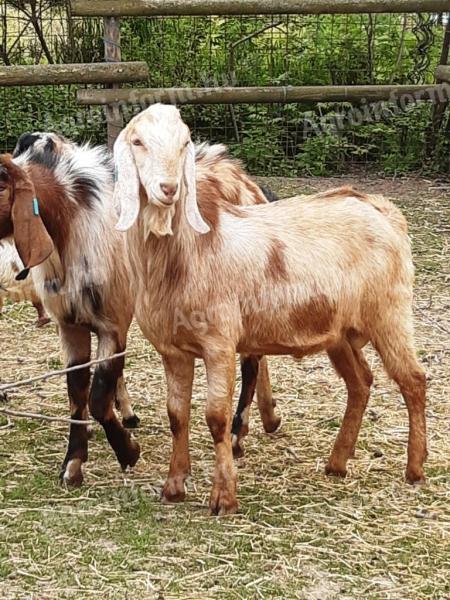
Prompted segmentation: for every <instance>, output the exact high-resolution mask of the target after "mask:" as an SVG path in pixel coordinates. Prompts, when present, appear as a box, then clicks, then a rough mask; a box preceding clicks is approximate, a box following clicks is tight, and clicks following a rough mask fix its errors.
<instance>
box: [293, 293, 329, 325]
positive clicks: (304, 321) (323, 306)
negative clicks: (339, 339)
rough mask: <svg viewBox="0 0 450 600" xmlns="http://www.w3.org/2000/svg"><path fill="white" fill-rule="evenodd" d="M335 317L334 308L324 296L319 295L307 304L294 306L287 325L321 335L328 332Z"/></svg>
mask: <svg viewBox="0 0 450 600" xmlns="http://www.w3.org/2000/svg"><path fill="white" fill-rule="evenodd" d="M335 315H336V308H335V307H334V306H333V305H332V303H331V302H330V301H329V300H328V298H327V297H326V296H325V295H323V294H319V295H318V296H316V297H315V298H313V299H311V300H310V301H309V302H308V303H307V304H303V305H300V306H298V305H297V306H294V307H293V309H292V311H291V314H290V319H289V324H290V326H291V327H292V328H293V329H297V330H300V331H308V332H311V333H313V334H316V335H323V334H326V333H328V332H329V331H330V329H331V327H332V325H333V322H334V317H335Z"/></svg>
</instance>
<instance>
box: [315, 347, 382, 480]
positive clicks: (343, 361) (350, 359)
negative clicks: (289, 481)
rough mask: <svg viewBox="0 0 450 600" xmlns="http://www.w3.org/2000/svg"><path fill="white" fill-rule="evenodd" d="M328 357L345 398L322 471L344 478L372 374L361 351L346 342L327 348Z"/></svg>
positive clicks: (356, 437)
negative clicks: (339, 420)
mask: <svg viewBox="0 0 450 600" xmlns="http://www.w3.org/2000/svg"><path fill="white" fill-rule="evenodd" d="M328 356H329V357H330V360H331V362H332V363H333V366H334V368H335V369H336V371H337V373H338V374H339V375H340V376H341V377H342V378H343V379H344V381H345V385H346V386H347V393H348V399H347V408H346V411H345V415H344V419H343V421H342V425H341V429H340V431H339V434H338V436H337V438H336V442H335V444H334V448H333V451H332V453H331V456H330V458H329V460H328V463H327V466H326V468H325V471H326V473H327V474H328V475H337V476H340V477H345V475H346V474H347V461H348V459H349V458H351V457H352V456H353V455H354V453H355V446H356V441H357V439H358V434H359V430H360V429H361V423H362V419H363V416H364V412H365V410H366V406H367V402H368V400H369V395H370V386H371V385H372V382H373V377H372V373H371V371H370V368H369V365H368V364H367V362H366V360H365V358H364V355H363V353H362V351H361V350H358V349H354V348H352V346H351V345H350V343H349V342H347V341H344V342H343V343H342V344H341V345H340V346H338V347H335V348H332V349H330V350H329V351H328Z"/></svg>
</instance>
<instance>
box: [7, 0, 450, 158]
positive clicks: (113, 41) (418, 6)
mask: <svg viewBox="0 0 450 600" xmlns="http://www.w3.org/2000/svg"><path fill="white" fill-rule="evenodd" d="M71 8H72V11H71V12H72V15H73V16H81V17H94V16H96V17H99V16H100V17H104V27H105V64H91V65H86V64H80V65H38V66H31V67H29V66H23V67H1V68H0V85H4V86H6V85H26V86H29V85H49V84H63V83H64V84H66V83H67V84H74V83H76V84H106V85H107V87H108V88H109V89H104V90H96V89H86V90H79V91H78V102H79V103H80V104H83V105H86V104H89V105H105V106H106V115H107V123H108V144H109V146H112V144H113V143H114V141H115V139H116V137H117V135H118V133H119V131H120V130H121V128H122V127H123V119H122V116H121V113H120V110H119V106H120V104H121V103H135V104H149V103H152V102H157V101H158V102H174V103H175V102H176V103H179V104H234V103H277V102H278V103H287V102H298V103H308V102H342V101H345V102H349V101H350V102H362V101H368V102H374V101H382V100H391V101H392V100H393V101H395V100H396V99H400V98H401V97H402V96H403V97H405V96H411V95H412V96H413V98H414V100H416V101H417V100H425V101H426V100H433V101H434V102H435V103H437V104H438V106H439V111H440V113H442V109H443V107H446V106H447V104H448V101H449V97H450V67H447V66H445V65H446V63H447V61H448V53H449V48H448V45H449V44H448V43H447V44H446V45H445V44H444V50H443V53H442V56H441V63H442V65H441V66H440V67H439V69H438V72H437V74H436V76H437V81H438V82H439V85H435V86H417V85H416V86H401V85H397V86H392V85H389V86H382V85H381V86H307V87H305V86H303V87H302V86H296V87H294V86H280V87H248V88H232V87H218V88H166V89H132V88H130V89H119V84H120V83H133V82H137V81H145V80H148V75H149V72H148V67H147V65H146V64H145V63H139V62H135V63H122V62H121V49H120V17H124V16H160V17H163V16H185V15H190V16H200V15H203V16H205V15H263V14H351V13H354V14H356V13H414V12H422V13H423V12H436V13H442V12H450V0H420V1H419V0H182V1H180V0H120V1H119V0H72V2H71ZM447 42H449V40H448V39H447Z"/></svg>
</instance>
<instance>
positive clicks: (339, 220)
mask: <svg viewBox="0 0 450 600" xmlns="http://www.w3.org/2000/svg"><path fill="white" fill-rule="evenodd" d="M115 160H116V166H117V167H118V181H117V183H116V192H115V194H116V199H117V202H118V203H120V205H121V218H120V221H119V224H118V229H119V230H122V231H127V232H128V233H127V246H128V256H129V260H130V263H131V268H132V272H133V275H134V278H135V286H136V292H137V294H136V296H137V305H136V317H137V319H138V322H139V324H140V326H141V328H142V330H143V332H144V334H145V335H146V336H147V338H148V339H149V340H151V342H152V343H153V344H154V345H155V347H156V348H157V350H158V351H159V352H160V353H161V355H162V357H163V362H164V366H165V370H166V375H167V385H168V411H169V418H170V426H171V430H172V433H173V453H172V459H171V463H170V469H169V474H168V478H167V481H166V484H165V486H164V489H163V498H164V499H165V500H166V501H173V500H179V499H182V498H183V497H184V494H185V489H184V482H185V479H186V477H187V475H188V473H189V470H190V459H189V445H188V426H189V414H190V403H191V392H192V381H193V376H194V360H195V358H196V357H201V358H203V360H204V362H205V365H206V371H207V381H208V396H207V402H206V419H207V422H208V425H209V428H210V431H211V434H212V437H213V440H214V445H215V453H216V466H215V472H214V482H213V488H212V493H211V498H210V510H211V512H212V513H214V514H225V513H231V512H233V511H235V510H236V508H237V498H236V474H235V470H234V466H233V455H232V447H231V439H230V432H231V403H232V394H233V388H234V381H235V367H234V357H235V353H236V352H243V353H248V354H252V355H255V356H258V355H264V354H289V355H292V356H294V357H295V358H298V359H300V358H302V357H303V356H306V355H309V354H314V353H317V352H321V351H324V350H325V351H327V352H328V355H329V357H330V359H331V360H332V362H333V364H334V366H335V368H336V370H337V372H338V373H339V374H340V375H341V376H342V377H343V379H344V380H345V383H346V385H347V389H348V404H347V410H346V413H345V416H344V420H343V423H342V427H341V430H340V432H339V434H338V437H337V440H336V443H335V446H334V449H333V452H332V454H331V457H330V459H329V461H328V464H327V467H326V470H327V472H328V473H333V474H340V475H343V474H345V473H346V464H347V460H348V458H349V457H350V456H351V454H352V453H353V450H354V447H355V443H356V440H357V436H358V433H359V429H360V426H361V421H362V418H363V414H364V411H365V408H366V404H367V401H368V398H369V393H370V385H371V383H372V373H371V371H370V368H369V366H368V364H367V362H366V360H365V358H364V355H363V352H362V349H363V347H364V346H365V345H366V344H367V343H368V342H371V343H372V344H373V346H374V347H375V348H376V350H377V351H378V353H379V354H380V356H381V358H382V360H383V363H384V366H385V368H386V370H387V372H388V374H389V375H390V376H391V377H392V378H393V379H394V380H395V381H396V382H397V383H398V384H399V386H400V390H401V392H402V394H403V397H404V399H405V402H406V405H407V408H408V414H409V425H410V430H409V442H408V463H407V469H406V477H407V480H408V481H409V482H411V483H415V482H420V481H423V479H424V471H423V463H424V461H425V458H426V425H425V390H426V383H425V375H424V372H423V369H422V368H421V366H420V365H419V363H418V361H417V358H416V354H415V350H414V343H413V324H412V289H413V277H414V269H413V264H412V258H411V249H410V243H409V239H408V237H407V234H406V223H405V221H404V219H403V217H402V216H401V214H400V213H399V211H397V209H396V208H395V207H394V206H393V205H392V204H391V203H390V202H388V201H387V200H385V199H383V198H382V197H379V196H376V197H375V196H365V195H362V194H359V193H357V192H355V191H353V190H351V189H348V188H344V189H341V190H334V191H332V192H330V193H327V194H318V195H315V196H311V197H309V198H307V199H305V198H302V200H301V201H299V199H298V198H292V199H288V200H284V201H280V202H278V203H275V204H267V205H261V206H252V207H245V208H240V207H235V206H231V205H230V204H228V203H225V202H220V199H219V198H216V199H215V200H214V201H211V202H206V201H205V200H204V201H203V202H202V203H201V212H200V209H199V204H198V203H197V193H198V196H199V197H200V198H202V197H203V195H204V194H205V193H206V194H207V195H208V194H210V190H209V189H206V190H205V189H204V188H202V187H201V186H200V185H199V186H196V177H195V152H194V146H193V144H192V142H191V137H190V132H189V128H188V127H187V126H186V125H185V124H184V123H183V121H182V119H181V116H180V114H179V112H178V111H177V110H176V109H175V108H174V107H171V106H163V105H154V106H152V107H150V108H149V109H147V110H146V111H144V112H143V113H141V114H140V115H138V116H137V117H135V118H134V119H133V120H132V121H131V122H130V124H129V125H128V127H127V128H126V129H125V130H124V131H123V132H122V133H121V135H120V136H119V138H118V140H117V142H116V146H115ZM196 188H197V189H196ZM174 273H175V274H176V276H173V274H174ZM193 315H195V319H194V320H195V323H196V324H194V323H193V320H192V319H190V317H191V316H193Z"/></svg>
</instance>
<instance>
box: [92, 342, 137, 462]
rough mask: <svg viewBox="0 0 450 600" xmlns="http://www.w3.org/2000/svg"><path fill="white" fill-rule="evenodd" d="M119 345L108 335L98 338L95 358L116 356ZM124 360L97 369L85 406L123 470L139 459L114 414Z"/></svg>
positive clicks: (104, 364)
mask: <svg viewBox="0 0 450 600" xmlns="http://www.w3.org/2000/svg"><path fill="white" fill-rule="evenodd" d="M123 349H124V345H120V344H119V343H118V342H117V341H116V340H115V339H114V337H112V336H105V335H100V336H99V344H98V357H99V358H108V357H109V356H112V355H113V354H116V353H120V352H122V351H123ZM124 363H125V359H124V358H123V357H121V358H115V359H114V360H110V361H107V362H104V363H101V364H99V365H98V366H97V368H96V369H95V373H94V378H93V382H92V388H91V395H90V398H89V407H90V410H91V414H92V416H93V417H94V419H96V420H97V421H98V422H99V423H100V424H101V425H102V427H103V429H104V430H105V433H106V437H107V438H108V442H109V443H110V445H111V446H112V448H113V450H114V452H115V453H116V456H117V460H118V461H119V463H120V466H121V467H122V469H123V470H125V469H126V468H127V467H134V465H135V464H136V463H137V461H138V459H139V456H140V448H139V444H138V443H137V442H136V441H135V440H133V439H132V438H131V435H130V433H129V432H128V431H127V430H126V429H124V427H123V425H122V424H121V423H120V421H119V420H118V419H117V417H116V414H115V412H114V401H115V398H116V390H117V383H118V380H119V378H120V377H121V375H122V372H123V368H124Z"/></svg>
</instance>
